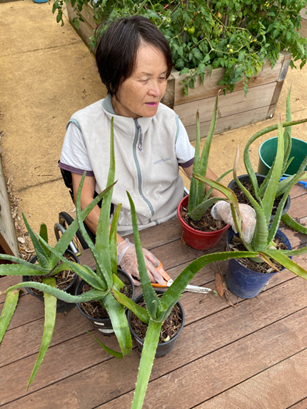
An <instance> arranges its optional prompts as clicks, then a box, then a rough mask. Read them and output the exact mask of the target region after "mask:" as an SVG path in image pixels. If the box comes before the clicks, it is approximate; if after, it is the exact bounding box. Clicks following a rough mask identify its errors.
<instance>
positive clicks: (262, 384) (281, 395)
mask: <svg viewBox="0 0 307 409" xmlns="http://www.w3.org/2000/svg"><path fill="white" fill-rule="evenodd" d="M306 368H307V350H306V349H305V350H304V351H302V352H300V353H298V354H296V355H294V356H292V357H290V358H289V359H287V360H285V361H283V362H280V363H278V364H277V365H274V366H272V367H271V368H269V369H267V370H265V371H263V372H261V373H260V374H259V375H256V376H254V377H252V378H250V379H248V380H247V381H245V382H243V383H241V384H239V385H237V386H235V387H234V388H231V389H230V390H228V391H226V392H224V393H222V394H221V395H219V396H217V397H216V398H213V399H210V400H209V401H207V402H205V403H203V404H200V405H199V406H196V408H197V409H246V408H273V407H274V408H278V409H283V408H284V409H286V408H288V407H289V405H292V404H293V403H295V402H297V401H298V400H300V399H304V398H305V397H306V396H307V372H306ZM306 403H307V399H306V400H305V402H304V405H305V406H302V405H303V403H301V404H300V406H297V405H295V406H291V408H293V409H294V408H295V409H298V408H299V407H301V409H306V407H307V406H306Z"/></svg>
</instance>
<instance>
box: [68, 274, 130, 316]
mask: <svg viewBox="0 0 307 409" xmlns="http://www.w3.org/2000/svg"><path fill="white" fill-rule="evenodd" d="M93 271H94V269H93ZM117 272H120V273H122V274H123V275H124V276H126V277H128V279H129V281H130V283H131V285H132V297H131V299H133V297H134V284H133V281H132V279H131V277H130V276H129V274H128V273H126V271H124V270H122V269H121V268H117ZM85 283H86V281H85V280H83V278H82V279H81V280H80V281H79V283H78V286H77V288H76V292H75V295H78V290H79V288H82V287H83V285H84V284H85ZM80 304H81V303H76V305H77V308H78V310H79V311H80V312H81V314H82V315H84V316H85V317H86V318H88V319H89V320H91V321H95V322H109V321H110V318H109V317H107V318H93V317H91V316H90V315H87V314H86V313H85V312H84V311H83V310H82V308H81V307H80Z"/></svg>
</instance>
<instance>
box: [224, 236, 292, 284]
mask: <svg viewBox="0 0 307 409" xmlns="http://www.w3.org/2000/svg"><path fill="white" fill-rule="evenodd" d="M278 234H280V235H281V236H284V237H285V238H286V239H287V240H288V242H289V244H290V248H288V250H292V246H291V243H290V240H289V239H288V237H287V236H286V235H285V233H284V232H283V231H281V230H280V229H278V230H277V232H276V235H275V237H276V236H277V235H278ZM230 235H232V236H234V235H235V236H238V233H235V232H234V230H233V229H230V230H229V232H228V235H227V240H226V245H227V249H228V251H230V249H229V241H230V239H229V236H230ZM289 258H290V259H292V256H290V257H289ZM238 260H240V258H233V259H231V260H229V262H230V261H235V262H236V263H238V264H240V266H241V267H242V268H245V269H246V271H248V272H251V273H253V274H255V275H259V276H266V275H275V274H277V273H279V272H280V271H282V270H285V267H284V268H283V269H282V270H280V271H272V272H271V273H260V272H259V271H255V270H251V269H250V268H248V267H245V266H244V265H243V264H241V263H240V262H239V261H238Z"/></svg>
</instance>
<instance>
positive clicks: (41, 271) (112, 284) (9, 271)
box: [0, 119, 132, 387]
mask: <svg viewBox="0 0 307 409" xmlns="http://www.w3.org/2000/svg"><path fill="white" fill-rule="evenodd" d="M110 146H111V148H110V169H109V176H108V181H107V184H108V187H107V188H106V189H105V190H104V191H102V192H101V193H100V194H99V195H98V196H97V197H96V198H95V199H94V200H93V201H92V202H91V203H90V204H89V205H88V206H87V207H86V208H85V209H84V210H83V211H81V205H80V197H81V190H82V186H83V183H84V179H85V174H84V175H83V177H82V179H81V182H80V186H79V189H78V194H77V202H76V209H77V220H75V221H74V222H73V223H72V224H71V225H70V226H69V227H68V229H67V230H66V231H65V232H64V234H63V235H62V236H61V238H60V240H59V241H58V242H57V243H56V245H55V247H54V248H52V247H51V246H50V245H49V244H48V236H47V229H46V226H45V225H42V226H41V229H40V235H36V234H35V233H34V232H33V230H32V229H31V227H30V225H29V224H28V221H27V219H26V218H25V217H24V221H25V224H26V227H27V229H28V232H29V235H30V238H31V240H32V243H33V246H34V249H35V252H36V255H37V259H38V264H32V263H28V262H27V261H25V260H22V259H20V258H18V257H12V256H7V255H3V254H0V259H4V260H9V261H12V262H14V263H16V264H1V265H0V275H20V276H24V275H30V276H31V275H40V276H42V277H43V283H38V282H32V281H29V282H24V283H20V284H16V285H14V286H12V287H10V288H8V289H7V290H6V291H5V293H6V294H7V297H6V301H5V304H4V307H3V310H2V313H1V316H0V342H1V340H2V338H3V336H4V334H5V332H6V329H7V327H8V325H9V323H10V320H11V318H12V316H13V314H14V311H15V308H16V304H17V300H18V294H19V291H16V290H17V289H19V288H22V287H30V288H35V289H38V290H40V291H43V292H44V302H45V325H44V333H43V339H42V343H41V347H40V351H39V354H38V358H37V360H36V363H35V366H34V369H33V371H32V374H31V377H30V380H29V383H28V387H29V385H30V384H31V382H32V381H33V380H34V377H35V375H36V373H37V371H38V369H39V367H40V365H41V363H42V360H43V358H44V356H45V354H46V352H47V349H48V347H49V344H50V341H51V337H52V334H53V329H54V324H55V317H56V303H57V299H59V300H62V301H65V302H68V303H80V302H86V301H92V300H99V301H100V302H101V304H102V305H103V306H104V307H105V308H106V310H107V312H108V314H109V317H110V319H111V322H112V326H113V330H114V333H115V335H116V337H117V339H118V343H119V346H120V348H121V352H120V353H119V352H116V351H112V350H111V349H108V348H107V351H108V352H109V353H111V354H113V355H114V356H116V357H124V356H125V355H126V354H128V353H130V351H131V347H132V340H131V335H130V331H129V326H128V322H127V318H126V314H125V310H124V307H123V306H122V305H121V304H120V303H118V302H117V301H116V300H115V298H114V297H113V295H112V293H111V289H113V288H114V289H116V290H118V291H119V290H120V289H121V288H122V287H123V286H124V284H123V283H122V282H121V280H120V279H119V278H118V277H117V276H116V274H117V266H116V262H115V260H116V259H117V254H116V250H117V246H116V227H117V221H118V217H119V211H120V206H118V208H117V209H116V212H115V214H114V217H113V221H112V227H111V234H110V238H109V217H110V207H111V198H112V189H113V185H114V176H115V157H114V129H113V119H112V121H111V143H110ZM102 198H104V200H103V202H102V206H101V212H100V217H99V222H98V228H97V232H98V235H97V239H96V246H95V245H94V244H93V242H92V241H91V240H90V238H89V236H88V235H87V232H86V230H85V228H84V224H83V220H84V219H85V218H86V217H87V215H88V214H89V213H90V212H91V211H92V210H93V208H94V207H95V205H97V203H98V202H99V201H100V200H101V199H102ZM78 228H80V230H81V233H82V234H83V237H84V239H85V240H86V242H87V244H88V246H89V248H90V249H91V251H92V254H93V257H94V260H95V262H96V273H95V272H94V271H93V270H91V269H90V268H89V267H87V266H82V265H79V264H78V263H75V262H71V261H69V260H67V259H66V258H65V257H64V256H63V254H64V253H65V251H66V249H67V247H68V245H69V243H70V241H71V240H72V238H73V236H74V234H75V233H76V231H77V229H78ZM114 232H115V233H114ZM112 253H113V254H112ZM59 262H61V263H59ZM64 269H65V270H68V269H69V270H72V271H74V272H75V273H76V274H78V275H79V277H81V278H82V279H84V280H85V281H86V282H87V283H88V284H90V285H91V286H92V287H93V289H92V290H90V291H88V292H86V293H83V294H81V295H78V296H74V295H71V294H68V293H66V292H65V291H62V290H59V289H57V288H56V286H55V278H54V277H53V276H54V275H55V274H56V273H58V272H60V271H62V270H64Z"/></svg>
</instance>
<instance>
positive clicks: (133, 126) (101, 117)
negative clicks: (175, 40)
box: [59, 16, 218, 284]
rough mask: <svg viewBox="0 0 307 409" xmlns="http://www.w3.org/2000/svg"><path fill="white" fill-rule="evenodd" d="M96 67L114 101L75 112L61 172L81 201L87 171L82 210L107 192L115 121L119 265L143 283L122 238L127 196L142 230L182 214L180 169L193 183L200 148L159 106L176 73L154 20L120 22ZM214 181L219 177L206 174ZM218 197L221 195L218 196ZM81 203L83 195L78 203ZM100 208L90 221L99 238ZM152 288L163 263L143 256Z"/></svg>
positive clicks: (127, 226) (127, 227)
mask: <svg viewBox="0 0 307 409" xmlns="http://www.w3.org/2000/svg"><path fill="white" fill-rule="evenodd" d="M96 62H97V66H98V70H99V74H100V77H101V80H102V82H103V83H104V84H105V86H106V87H107V90H108V96H107V97H106V98H105V99H103V100H100V101H98V102H96V103H94V104H92V105H90V106H88V107H86V108H85V109H82V110H80V111H78V112H76V113H75V114H74V115H73V116H72V117H71V119H70V121H69V122H68V128H67V133H66V136H65V140H64V144H63V149H62V154H61V159H60V163H59V166H60V167H61V168H62V169H65V170H68V171H70V172H71V174H72V181H73V191H74V194H75V195H76V192H77V190H78V186H79V183H80V180H81V177H82V174H83V172H84V171H86V178H85V182H84V186H83V189H82V194H81V208H82V209H83V208H85V207H86V206H87V205H88V204H89V203H90V202H91V201H92V198H93V195H94V192H95V190H96V191H97V192H98V193H99V192H101V191H102V190H103V189H104V188H105V187H106V181H107V175H108V169H109V151H110V150H109V146H110V122H111V118H112V117H114V133H115V142H114V143H115V164H116V174H115V179H116V180H118V182H117V184H116V185H115V187H114V191H113V197H112V203H113V204H114V205H117V204H118V203H122V210H121V214H120V218H119V223H118V234H117V244H118V264H119V265H120V266H121V267H122V268H123V269H124V270H125V271H126V272H127V273H128V274H130V275H131V276H132V277H133V278H134V282H135V284H139V281H138V278H139V274H138V268H137V261H136V254H135V248H134V245H133V244H132V243H130V242H129V241H128V239H126V240H124V238H123V237H122V236H124V235H126V234H129V233H131V232H132V223H131V217H130V206H129V201H128V198H127V195H126V190H127V191H129V193H130V194H131V196H132V199H133V201H134V203H135V207H136V212H137V218H138V225H139V228H140V229H143V228H147V227H150V226H154V225H156V224H159V223H163V222H165V221H167V220H169V219H171V218H173V217H174V216H175V215H176V209H177V206H178V203H179V202H180V200H181V199H182V197H183V189H184V185H183V180H182V178H181V177H180V175H179V166H181V167H182V168H183V170H184V172H185V173H186V175H187V176H188V177H189V178H191V175H192V167H193V159H194V148H193V147H192V145H191V144H190V142H189V138H188V135H187V132H186V130H185V128H184V126H183V125H182V123H181V121H180V120H179V118H178V116H177V115H176V114H175V112H174V111H173V110H172V109H170V108H168V107H167V106H165V105H163V104H161V103H160V101H161V99H162V97H163V96H164V94H165V91H166V85H167V78H168V76H169V75H170V73H171V69H172V57H171V51H170V48H169V44H168V42H167V40H166V38H165V37H164V35H163V34H162V33H161V32H160V31H159V30H158V28H157V27H156V26H155V25H154V24H152V23H151V22H150V21H149V20H148V19H146V18H144V17H141V16H133V17H130V18H123V19H120V20H117V21H115V22H114V23H113V24H112V25H111V26H109V27H108V28H107V30H106V31H105V32H104V33H103V36H102V38H101V40H100V42H99V44H98V47H97V51H96ZM207 175H208V177H209V178H213V179H216V175H215V174H214V173H213V172H212V171H211V170H210V169H208V170H207ZM217 195H218V193H217ZM75 197H76V196H75ZM98 217H99V208H98V207H96V208H95V209H94V210H93V211H92V212H91V213H90V215H89V216H88V217H87V218H86V224H87V225H88V227H89V228H90V229H91V230H92V231H93V232H94V233H96V229H97V224H98ZM143 252H144V256H145V261H146V265H147V270H148V274H149V277H150V279H151V281H152V282H160V283H162V282H163V279H162V277H161V276H160V274H159V272H158V271H157V270H156V267H157V266H158V264H159V261H158V260H157V259H156V257H155V256H154V255H153V254H151V253H150V252H149V251H147V250H146V249H143Z"/></svg>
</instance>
